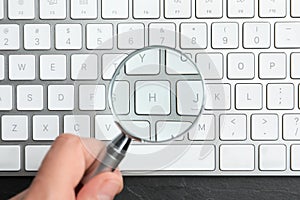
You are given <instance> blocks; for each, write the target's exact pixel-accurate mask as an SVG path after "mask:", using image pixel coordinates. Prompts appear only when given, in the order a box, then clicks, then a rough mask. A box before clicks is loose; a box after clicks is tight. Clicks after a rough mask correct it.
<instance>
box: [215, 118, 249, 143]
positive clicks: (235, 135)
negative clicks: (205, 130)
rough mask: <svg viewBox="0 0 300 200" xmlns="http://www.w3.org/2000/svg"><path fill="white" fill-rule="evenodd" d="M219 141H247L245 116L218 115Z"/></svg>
mask: <svg viewBox="0 0 300 200" xmlns="http://www.w3.org/2000/svg"><path fill="white" fill-rule="evenodd" d="M219 127H220V139H221V140H229V141H235V140H237V141H241V140H246V139H247V116H246V115H244V114H222V115H220V126H219Z"/></svg>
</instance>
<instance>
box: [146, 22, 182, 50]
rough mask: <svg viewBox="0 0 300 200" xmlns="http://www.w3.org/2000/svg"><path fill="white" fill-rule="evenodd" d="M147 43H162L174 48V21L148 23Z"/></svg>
mask: <svg viewBox="0 0 300 200" xmlns="http://www.w3.org/2000/svg"><path fill="white" fill-rule="evenodd" d="M149 45H163V46H169V47H172V48H175V46H176V26H175V24H174V23H150V25H149Z"/></svg>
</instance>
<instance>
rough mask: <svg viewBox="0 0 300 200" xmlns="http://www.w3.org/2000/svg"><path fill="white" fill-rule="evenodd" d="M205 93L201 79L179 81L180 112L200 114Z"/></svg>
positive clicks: (177, 94)
mask: <svg viewBox="0 0 300 200" xmlns="http://www.w3.org/2000/svg"><path fill="white" fill-rule="evenodd" d="M203 95H204V86H203V84H202V82H201V81H178V82H177V84H176V97H177V98H176V101H177V112H178V114H179V115H198V114H199V112H200V109H201V108H202V105H203V103H204V102H203ZM149 98H150V97H149Z"/></svg>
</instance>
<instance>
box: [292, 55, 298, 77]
mask: <svg viewBox="0 0 300 200" xmlns="http://www.w3.org/2000/svg"><path fill="white" fill-rule="evenodd" d="M299 65H300V53H292V54H291V77H292V78H297V79H299V78H300V67H298V66H299Z"/></svg>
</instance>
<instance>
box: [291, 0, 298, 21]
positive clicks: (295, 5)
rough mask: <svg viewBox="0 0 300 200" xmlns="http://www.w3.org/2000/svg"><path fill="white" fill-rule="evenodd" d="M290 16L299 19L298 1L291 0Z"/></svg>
mask: <svg viewBox="0 0 300 200" xmlns="http://www.w3.org/2000/svg"><path fill="white" fill-rule="evenodd" d="M291 16H292V17H300V1H298V0H291Z"/></svg>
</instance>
